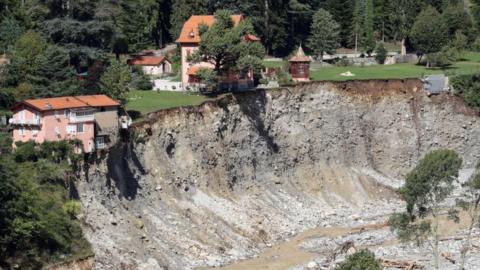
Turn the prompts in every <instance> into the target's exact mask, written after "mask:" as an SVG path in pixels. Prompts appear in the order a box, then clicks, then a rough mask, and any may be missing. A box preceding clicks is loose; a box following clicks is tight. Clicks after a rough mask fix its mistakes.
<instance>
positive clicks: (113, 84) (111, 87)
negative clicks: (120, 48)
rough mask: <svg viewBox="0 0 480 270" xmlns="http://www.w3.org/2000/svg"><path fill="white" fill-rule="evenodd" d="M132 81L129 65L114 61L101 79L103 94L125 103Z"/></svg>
mask: <svg viewBox="0 0 480 270" xmlns="http://www.w3.org/2000/svg"><path fill="white" fill-rule="evenodd" d="M131 81H132V76H131V74H130V69H129V67H128V65H127V64H126V63H124V62H120V61H116V60H115V61H112V63H111V64H110V66H109V67H107V69H106V70H105V72H104V73H103V75H102V77H101V78H100V85H101V87H100V88H101V92H102V93H104V94H106V95H108V96H110V97H112V98H114V99H118V100H120V101H122V102H125V101H126V99H127V93H128V91H129V84H130V83H131Z"/></svg>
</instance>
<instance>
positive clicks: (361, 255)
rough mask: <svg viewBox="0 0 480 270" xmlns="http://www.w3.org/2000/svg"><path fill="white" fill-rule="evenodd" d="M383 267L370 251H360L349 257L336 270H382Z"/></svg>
mask: <svg viewBox="0 0 480 270" xmlns="http://www.w3.org/2000/svg"><path fill="white" fill-rule="evenodd" d="M381 269H382V266H381V265H380V263H379V262H378V261H377V260H376V259H375V254H373V252H371V251H369V250H366V249H365V250H360V251H357V252H355V253H354V254H352V255H350V256H348V257H347V260H346V261H345V262H343V263H342V264H340V265H339V266H337V267H336V268H335V270H381Z"/></svg>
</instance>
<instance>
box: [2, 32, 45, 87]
mask: <svg viewBox="0 0 480 270" xmlns="http://www.w3.org/2000/svg"><path fill="white" fill-rule="evenodd" d="M47 46H48V44H47V41H46V40H45V39H44V38H43V37H42V36H41V35H40V34H39V33H37V32H33V31H27V32H26V33H25V34H23V35H22V36H20V37H19V38H18V40H17V41H16V42H15V44H14V45H13V46H12V48H11V50H10V52H9V54H10V58H11V59H10V60H11V63H10V65H8V81H9V82H8V84H10V85H16V84H18V83H19V82H24V81H26V80H27V75H28V74H32V73H33V72H34V71H35V68H36V67H35V63H36V61H37V58H38V56H40V55H41V54H42V53H43V52H44V51H45V50H46V49H47Z"/></svg>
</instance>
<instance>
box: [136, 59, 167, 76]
mask: <svg viewBox="0 0 480 270" xmlns="http://www.w3.org/2000/svg"><path fill="white" fill-rule="evenodd" d="M142 70H143V73H145V74H147V75H152V76H161V75H164V74H168V73H172V64H171V63H170V62H168V61H165V62H163V63H162V64H160V65H158V66H142Z"/></svg>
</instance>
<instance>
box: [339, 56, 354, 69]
mask: <svg viewBox="0 0 480 270" xmlns="http://www.w3.org/2000/svg"><path fill="white" fill-rule="evenodd" d="M335 65H336V66H337V67H348V66H351V65H353V63H352V61H350V60H348V58H347V57H343V58H341V59H340V60H338V61H337V62H336V63H335Z"/></svg>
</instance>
